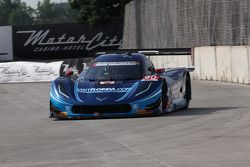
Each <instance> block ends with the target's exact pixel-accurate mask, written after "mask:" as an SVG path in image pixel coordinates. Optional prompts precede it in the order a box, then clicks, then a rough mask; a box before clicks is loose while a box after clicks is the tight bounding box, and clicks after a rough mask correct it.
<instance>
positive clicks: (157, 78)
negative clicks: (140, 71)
mask: <svg viewBox="0 0 250 167" xmlns="http://www.w3.org/2000/svg"><path fill="white" fill-rule="evenodd" d="M159 79H160V76H158V75H150V76H145V77H144V78H143V79H142V81H159Z"/></svg>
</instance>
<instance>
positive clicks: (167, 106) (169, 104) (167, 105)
mask: <svg viewBox="0 0 250 167" xmlns="http://www.w3.org/2000/svg"><path fill="white" fill-rule="evenodd" d="M167 91H168V87H167V83H166V81H163V83H162V95H161V109H162V113H168V112H172V111H173V101H172V96H171V93H170V92H169V96H168V95H167V94H168V93H167Z"/></svg>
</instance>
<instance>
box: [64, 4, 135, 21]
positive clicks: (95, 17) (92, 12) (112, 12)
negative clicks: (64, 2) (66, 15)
mask: <svg viewBox="0 0 250 167" xmlns="http://www.w3.org/2000/svg"><path fill="white" fill-rule="evenodd" d="M130 1H131V0H69V3H70V5H71V8H72V9H75V10H77V11H79V15H78V16H77V19H78V21H79V22H88V23H90V24H93V23H96V22H100V21H107V20H110V19H112V18H114V17H118V16H123V15H124V8H125V5H126V4H127V3H128V2H130Z"/></svg>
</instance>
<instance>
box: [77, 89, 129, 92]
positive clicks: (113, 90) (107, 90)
mask: <svg viewBox="0 0 250 167" xmlns="http://www.w3.org/2000/svg"><path fill="white" fill-rule="evenodd" d="M131 90H132V88H87V89H86V88H79V89H78V90H77V91H78V92H79V93H112V92H113V93H126V92H129V91H131Z"/></svg>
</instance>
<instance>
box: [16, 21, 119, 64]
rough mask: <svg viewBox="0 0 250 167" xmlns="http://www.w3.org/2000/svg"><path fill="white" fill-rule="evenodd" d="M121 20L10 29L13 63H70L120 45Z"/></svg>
mask: <svg viewBox="0 0 250 167" xmlns="http://www.w3.org/2000/svg"><path fill="white" fill-rule="evenodd" d="M122 35H123V20H122V19H119V20H115V21H112V22H108V23H105V24H97V25H93V26H89V25H86V24H55V25H34V26H13V44H14V55H15V59H40V60H44V59H49V60H53V59H71V58H79V57H83V56H85V57H90V56H94V54H95V53H96V52H98V51H105V50H115V49H118V48H120V47H121V45H122V42H123V40H122Z"/></svg>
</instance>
